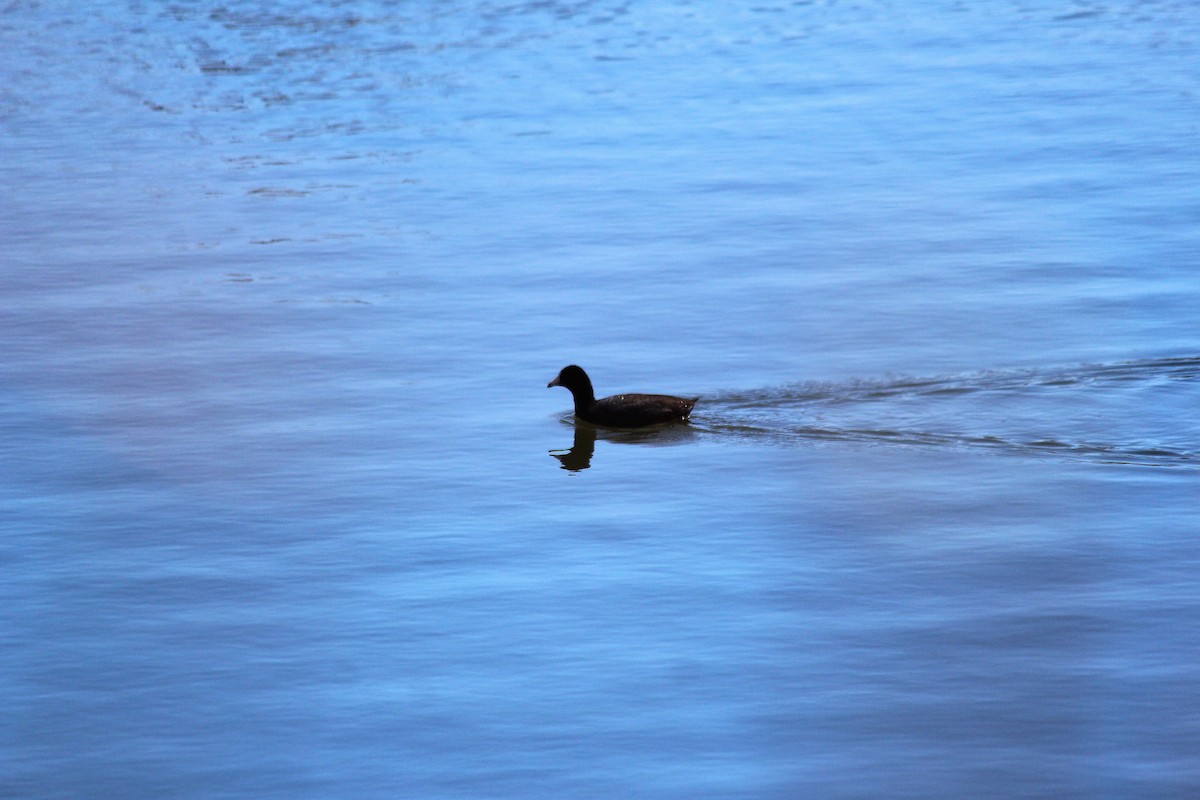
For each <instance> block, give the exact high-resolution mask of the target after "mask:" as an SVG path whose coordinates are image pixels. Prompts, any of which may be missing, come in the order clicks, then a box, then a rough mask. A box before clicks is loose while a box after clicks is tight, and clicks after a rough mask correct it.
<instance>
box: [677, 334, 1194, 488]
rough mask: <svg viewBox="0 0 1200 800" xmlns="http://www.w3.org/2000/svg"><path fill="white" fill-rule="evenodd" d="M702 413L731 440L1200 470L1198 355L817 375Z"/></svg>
mask: <svg viewBox="0 0 1200 800" xmlns="http://www.w3.org/2000/svg"><path fill="white" fill-rule="evenodd" d="M702 408H703V414H697V416H696V417H694V418H693V424H694V425H695V426H696V427H698V428H699V429H700V430H702V431H707V432H709V433H713V434H717V435H725V436H733V437H750V438H756V439H772V440H776V441H796V442H806V443H810V444H818V443H836V442H841V443H846V442H850V443H861V444H876V445H907V446H918V447H951V448H957V449H968V448H969V449H980V450H993V451H997V452H1001V453H1008V454H1017V455H1025V456H1031V457H1054V458H1060V459H1070V460H1080V461H1089V462H1095V463H1105V464H1123V465H1134V466H1150V467H1174V468H1192V469H1198V468H1200V428H1198V427H1197V415H1196V413H1195V409H1197V408H1200V356H1185V357H1173V358H1157V359H1143V360H1133V361H1124V362H1118V363H1111V364H1085V365H1080V366H1076V367H1069V368H1053V369H1026V370H989V371H984V372H978V373H971V374H961V375H951V376H942V377H931V378H915V377H894V378H889V379H885V380H878V381H853V382H848V383H818V382H811V383H802V384H792V385H786V386H782V387H777V388H770V389H762V390H755V391H726V392H717V393H715V394H712V395H708V396H706V397H704V398H703V399H702Z"/></svg>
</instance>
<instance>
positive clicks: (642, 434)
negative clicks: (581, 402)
mask: <svg viewBox="0 0 1200 800" xmlns="http://www.w3.org/2000/svg"><path fill="white" fill-rule="evenodd" d="M564 421H566V420H564ZM570 421H571V423H572V424H573V425H574V428H575V439H574V441H573V442H572V443H571V447H570V448H569V449H566V450H551V451H550V455H552V456H553V457H554V458H556V459H558V461H559V463H560V464H561V465H562V468H563V469H565V470H569V471H571V472H579V471H581V470H585V469H587V468H589V467H590V466H591V465H592V456H593V455H595V452H596V441H597V440H601V441H605V442H612V443H613V444H641V445H658V446H662V445H673V444H683V443H685V442H687V441H689V440H691V439H693V438H694V437H695V431H694V430H693V429H692V428H691V426H689V425H688V424H687V423H672V424H669V425H661V426H658V427H654V428H647V429H642V430H612V429H605V428H599V427H596V426H595V425H592V424H590V423H587V422H584V421H582V420H575V419H571V420H570Z"/></svg>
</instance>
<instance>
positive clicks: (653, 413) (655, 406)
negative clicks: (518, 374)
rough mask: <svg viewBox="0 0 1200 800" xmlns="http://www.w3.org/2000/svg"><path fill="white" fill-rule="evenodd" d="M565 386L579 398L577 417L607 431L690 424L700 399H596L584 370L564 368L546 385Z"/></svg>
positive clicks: (657, 396) (649, 396) (660, 396)
mask: <svg viewBox="0 0 1200 800" xmlns="http://www.w3.org/2000/svg"><path fill="white" fill-rule="evenodd" d="M546 385H547V388H548V387H550V386H564V387H566V388H567V389H569V390H570V391H571V395H572V396H573V397H574V398H575V416H577V417H579V418H580V419H582V420H584V421H585V422H590V423H592V424H593V425H601V426H603V427H606V428H644V427H647V426H649V425H661V424H663V423H666V422H686V421H687V419H688V417H689V416H690V415H691V413H692V407H693V406H695V405H696V401H697V400H698V399H699V398H697V397H690V398H688V397H672V396H671V395H666V394H615V395H613V396H612V397H603V398H601V399H599V400H597V399H596V393H595V391H594V390H593V389H592V381H591V379H590V378H588V376H587V373H586V372H584V371H583V369H582V368H581V367H577V366H575V365H574V364H572V365H571V366H568V367H563V369H562V371H561V372H559V373H558V377H556V378H555V379H554V380H552V381H550V383H548V384H546Z"/></svg>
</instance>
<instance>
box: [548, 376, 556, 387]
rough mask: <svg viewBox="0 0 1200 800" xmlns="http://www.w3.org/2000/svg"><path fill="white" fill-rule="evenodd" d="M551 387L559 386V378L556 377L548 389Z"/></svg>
mask: <svg viewBox="0 0 1200 800" xmlns="http://www.w3.org/2000/svg"><path fill="white" fill-rule="evenodd" d="M551 386H558V378H557V377H555V378H554V380H552V381H550V382H549V383H547V384H546V388H547V389H549V388H550V387H551Z"/></svg>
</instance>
